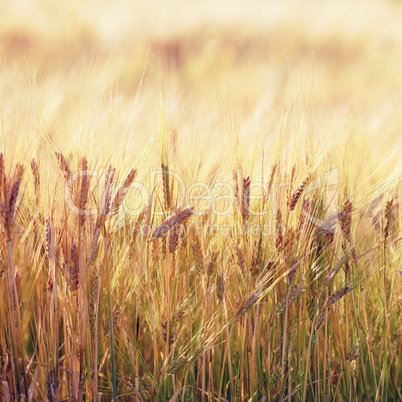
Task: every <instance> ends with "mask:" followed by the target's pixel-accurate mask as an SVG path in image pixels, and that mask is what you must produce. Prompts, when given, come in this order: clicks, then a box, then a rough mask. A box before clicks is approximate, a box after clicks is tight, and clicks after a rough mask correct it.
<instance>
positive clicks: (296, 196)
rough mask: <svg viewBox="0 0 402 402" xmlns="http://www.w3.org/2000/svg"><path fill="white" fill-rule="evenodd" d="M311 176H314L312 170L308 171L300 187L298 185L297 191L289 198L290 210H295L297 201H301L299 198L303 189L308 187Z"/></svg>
mask: <svg viewBox="0 0 402 402" xmlns="http://www.w3.org/2000/svg"><path fill="white" fill-rule="evenodd" d="M311 176H312V172H308V173H307V175H306V177H305V178H304V179H303V180H302V182H301V183H300V184H299V187H297V189H296V191H295V192H294V193H293V195H292V197H290V198H289V200H288V207H289V210H290V211H293V210H294V209H295V207H296V204H297V201H299V198H300V196H301V194H302V192H303V190H304V189H305V188H306V186H307V184H308V183H309V181H310V179H311Z"/></svg>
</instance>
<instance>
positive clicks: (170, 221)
mask: <svg viewBox="0 0 402 402" xmlns="http://www.w3.org/2000/svg"><path fill="white" fill-rule="evenodd" d="M193 213H194V211H193V208H192V207H188V208H184V209H181V208H179V209H177V210H176V211H175V212H174V213H173V214H172V215H170V216H169V217H168V218H166V219H165V220H164V221H163V222H162V223H161V224H160V225H159V226H158V227H157V228H156V229H155V230H154V231H153V233H152V236H151V239H150V241H151V242H152V241H154V240H156V239H158V238H159V237H161V236H165V235H166V234H167V233H168V232H169V231H171V230H172V229H173V228H174V227H175V226H178V225H181V224H182V223H183V222H185V221H186V220H187V219H189V218H190V216H191V215H193Z"/></svg>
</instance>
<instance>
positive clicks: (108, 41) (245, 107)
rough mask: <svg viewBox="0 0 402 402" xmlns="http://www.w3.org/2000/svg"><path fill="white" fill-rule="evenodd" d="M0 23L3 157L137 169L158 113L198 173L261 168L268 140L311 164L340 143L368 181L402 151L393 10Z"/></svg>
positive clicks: (82, 16)
mask: <svg viewBox="0 0 402 402" xmlns="http://www.w3.org/2000/svg"><path fill="white" fill-rule="evenodd" d="M1 10H2V12H1V13H0V60H1V61H0V68H1V76H0V102H1V106H0V112H1V140H2V147H3V149H6V150H7V149H9V150H10V151H11V153H13V154H14V155H17V153H21V152H29V153H34V154H37V155H40V154H41V153H46V152H47V149H48V145H49V143H52V144H53V145H52V146H53V147H57V148H59V149H61V150H63V151H65V152H67V153H69V157H70V158H74V157H75V156H74V155H75V154H76V153H77V154H78V152H79V150H82V149H83V148H85V151H86V152H87V153H91V156H92V158H93V159H94V160H96V159H99V158H101V157H104V156H103V155H104V154H105V153H106V154H107V156H108V157H110V158H113V157H119V156H120V157H122V159H121V160H125V158H127V154H128V155H130V156H129V160H130V163H131V162H132V160H133V159H134V160H135V161H136V162H137V163H138V164H139V163H145V162H144V158H145V155H146V156H147V157H148V156H150V155H152V152H153V151H151V149H154V148H155V147H153V144H154V143H159V136H160V122H161V113H162V116H163V118H162V120H163V121H164V124H165V126H166V127H165V128H166V130H167V132H168V139H169V143H170V144H171V146H172V152H173V153H175V152H176V153H177V155H180V158H182V160H181V162H183V163H187V164H191V166H193V165H194V166H198V167H197V168H194V169H198V170H202V169H203V166H204V165H205V163H204V162H205V160H206V159H208V166H209V168H211V166H213V163H211V161H213V162H216V163H220V164H225V163H226V162H227V164H228V167H230V166H229V164H232V165H233V164H234V160H235V159H242V160H244V161H246V162H248V163H249V164H250V165H252V161H253V160H259V159H260V158H261V157H262V155H263V154H264V155H265V158H268V159H269V158H270V156H271V157H272V155H273V153H274V150H275V147H277V145H278V135H280V136H282V139H281V141H282V145H283V144H290V145H291V150H290V151H289V152H293V153H299V152H300V153H307V152H308V153H310V154H311V155H312V157H317V156H319V155H320V154H321V152H322V150H323V147H325V149H329V148H333V149H336V148H337V147H339V146H340V144H341V143H343V142H344V141H347V142H348V144H349V145H348V146H349V147H351V148H356V149H358V151H359V152H358V153H357V155H356V156H357V158H358V159H359V161H358V162H359V163H360V165H361V162H362V161H364V164H363V167H362V169H364V166H365V165H367V166H372V170H373V171H374V170H375V169H376V168H377V167H378V166H380V165H383V164H384V161H386V160H387V159H388V158H389V157H390V156H392V155H393V154H394V153H395V151H396V150H397V149H398V147H399V146H400V145H401V143H402V140H401V137H402V135H401V128H402V116H401V110H402V108H401V106H402V74H401V66H402V3H400V2H387V1H353V2H350V1H348V2H344V1H286V2H282V1H269V2H255V1H253V2H243V1H222V2H211V1H207V2H187V1H170V2H163V1H147V2H145V1H137V2H133V1H116V2H109V1H96V2H95V1H86V2H81V1H59V2H53V1H48V0H46V1H15V2H2V3H1ZM158 127H159V128H158ZM211 144H213V146H211ZM323 144H325V145H323ZM16 147H17V148H18V152H16ZM123 148H124V150H125V154H124V155H123V153H122V152H123V151H122V150H123ZM155 149H156V151H155V152H156V154H157V153H158V152H159V146H156V148H155ZM207 156H208V158H207ZM141 158H142V159H141ZM158 159H159V158H158ZM393 160H394V162H393V164H394V165H395V163H398V160H397V158H396V159H395V158H394V159H393ZM141 161H142V162H141ZM158 163H159V161H156V164H158ZM351 163H353V161H351ZM259 165H260V163H259ZM394 167H395V166H394ZM250 169H251V168H250ZM259 169H260V167H259Z"/></svg>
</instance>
